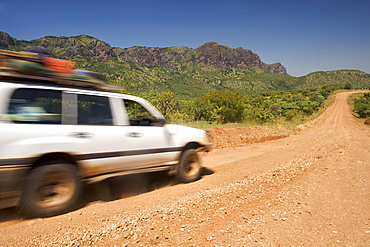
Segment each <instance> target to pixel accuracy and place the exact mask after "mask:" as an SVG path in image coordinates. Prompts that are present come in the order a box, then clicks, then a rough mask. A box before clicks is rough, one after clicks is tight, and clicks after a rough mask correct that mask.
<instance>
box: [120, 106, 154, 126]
mask: <svg viewBox="0 0 370 247" xmlns="http://www.w3.org/2000/svg"><path fill="white" fill-rule="evenodd" d="M124 103H125V107H126V111H127V116H128V118H129V121H130V125H133V126H150V125H152V123H153V121H154V120H156V118H155V117H154V116H153V115H152V114H151V113H150V112H149V111H148V110H147V109H145V107H143V106H142V105H141V104H139V103H138V102H136V101H132V100H124Z"/></svg>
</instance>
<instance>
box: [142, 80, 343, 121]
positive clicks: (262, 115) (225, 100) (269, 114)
mask: <svg viewBox="0 0 370 247" xmlns="http://www.w3.org/2000/svg"><path fill="white" fill-rule="evenodd" d="M336 89H338V88H337V87H331V86H326V85H325V86H322V87H320V88H317V89H306V90H293V91H287V92H283V91H277V92H265V93H258V94H253V95H252V94H248V95H247V94H242V93H240V92H233V91H223V90H217V91H212V92H209V93H207V94H205V95H203V96H200V97H196V98H193V99H190V100H178V99H176V97H175V95H174V94H173V93H169V92H164V93H158V94H153V93H149V94H148V93H146V94H141V95H140V96H141V97H144V98H146V99H147V100H149V101H150V102H151V103H153V105H155V106H156V107H157V108H158V109H159V110H161V111H162V112H163V113H164V115H165V116H166V117H167V118H168V119H169V121H170V122H174V123H187V122H194V121H195V122H202V123H205V124H207V123H213V124H226V123H244V124H245V123H249V124H272V123H277V122H278V123H299V122H302V121H305V120H307V119H308V118H310V116H312V114H315V113H317V112H318V111H319V110H320V109H321V108H322V107H323V106H324V100H326V99H327V98H328V97H329V96H330V95H331V94H332V93H333V91H334V90H336Z"/></svg>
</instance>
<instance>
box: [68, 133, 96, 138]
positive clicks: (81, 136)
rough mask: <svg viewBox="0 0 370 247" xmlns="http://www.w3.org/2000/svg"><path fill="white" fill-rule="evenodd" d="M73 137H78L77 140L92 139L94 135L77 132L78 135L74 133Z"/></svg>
mask: <svg viewBox="0 0 370 247" xmlns="http://www.w3.org/2000/svg"><path fill="white" fill-rule="evenodd" d="M72 136H74V137H77V138H91V137H93V134H91V133H87V132H76V133H73V134H72Z"/></svg>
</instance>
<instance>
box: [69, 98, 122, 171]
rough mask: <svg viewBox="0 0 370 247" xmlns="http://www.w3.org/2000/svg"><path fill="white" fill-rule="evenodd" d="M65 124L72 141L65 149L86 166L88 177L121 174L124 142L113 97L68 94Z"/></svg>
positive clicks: (84, 169)
mask: <svg viewBox="0 0 370 247" xmlns="http://www.w3.org/2000/svg"><path fill="white" fill-rule="evenodd" d="M62 121H63V126H64V128H63V130H64V135H65V136H67V137H68V138H69V141H68V142H66V143H65V147H64V148H65V149H66V150H69V152H71V153H73V154H74V157H75V159H76V160H77V161H78V162H79V163H80V164H81V165H82V173H83V174H82V175H83V176H84V177H92V176H95V175H101V174H106V173H112V172H117V170H118V169H119V167H120V166H121V164H122V163H123V162H124V157H123V156H122V155H121V151H122V150H123V149H124V147H123V144H124V140H123V139H122V138H121V136H120V131H122V130H121V126H117V125H115V120H114V117H113V114H112V107H111V103H110V98H109V97H107V96H100V95H89V94H78V93H67V92H65V93H64V94H63V119H62Z"/></svg>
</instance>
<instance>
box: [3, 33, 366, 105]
mask: <svg viewBox="0 0 370 247" xmlns="http://www.w3.org/2000/svg"><path fill="white" fill-rule="evenodd" d="M35 46H41V47H44V48H46V49H47V50H48V51H49V52H50V54H51V56H53V57H56V58H63V59H68V60H73V61H76V62H78V66H79V69H87V70H92V71H96V72H100V73H102V74H104V75H105V76H106V78H107V82H108V83H109V84H114V85H120V86H124V87H125V88H127V90H128V92H129V93H134V94H141V93H143V92H152V93H161V92H173V93H174V94H175V95H176V97H178V98H180V99H189V98H195V97H199V96H202V95H205V94H206V93H208V92H211V91H215V90H230V91H238V92H240V93H246V94H251V93H256V92H267V91H288V90H293V89H306V88H317V87H320V86H322V85H329V86H339V87H344V86H345V85H346V84H351V86H352V87H354V88H368V87H369V86H370V74H367V73H364V72H361V71H356V70H339V71H330V72H315V73H311V74H309V75H307V76H303V77H293V76H290V75H288V74H287V73H286V69H285V67H284V66H283V65H281V64H280V63H275V64H265V63H264V62H262V61H261V59H260V58H259V56H258V55H257V54H255V53H253V52H252V51H250V50H247V49H243V48H236V49H233V48H229V47H227V46H223V45H220V44H218V43H216V42H209V43H206V44H204V45H202V46H200V47H198V48H196V49H192V48H188V47H168V48H158V47H157V48H153V47H131V48H115V47H111V46H110V45H109V44H107V43H106V42H104V41H101V40H98V39H96V38H94V37H91V36H87V35H79V36H74V37H55V36H46V37H43V38H40V39H36V40H31V41H25V40H17V39H15V38H14V37H11V36H10V35H9V34H7V33H4V32H0V48H1V49H8V50H16V51H20V50H27V49H30V48H31V47H35Z"/></svg>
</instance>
